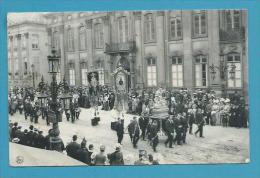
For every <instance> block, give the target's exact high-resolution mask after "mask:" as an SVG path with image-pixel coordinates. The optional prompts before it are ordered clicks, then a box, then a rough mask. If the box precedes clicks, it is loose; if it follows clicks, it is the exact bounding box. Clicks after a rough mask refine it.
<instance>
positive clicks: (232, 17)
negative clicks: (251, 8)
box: [226, 10, 240, 30]
mask: <svg viewBox="0 0 260 178" xmlns="http://www.w3.org/2000/svg"><path fill="white" fill-rule="evenodd" d="M226 25H227V30H239V28H240V11H238V10H227V11H226Z"/></svg>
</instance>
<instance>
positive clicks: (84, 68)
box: [80, 62, 88, 86]
mask: <svg viewBox="0 0 260 178" xmlns="http://www.w3.org/2000/svg"><path fill="white" fill-rule="evenodd" d="M80 67H81V83H82V85H83V86H88V77H87V75H88V69H87V63H86V62H82V63H81V64H80Z"/></svg>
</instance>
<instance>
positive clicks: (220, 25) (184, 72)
mask: <svg viewBox="0 0 260 178" xmlns="http://www.w3.org/2000/svg"><path fill="white" fill-rule="evenodd" d="M43 16H44V18H45V19H46V21H47V25H46V26H44V25H39V24H34V28H29V26H28V24H27V26H28V27H27V28H25V25H20V27H19V28H18V29H17V28H16V27H15V26H14V27H10V28H9V40H11V39H15V38H16V34H29V35H25V37H26V38H25V39H27V40H28V45H29V47H30V48H29V49H28V53H27V55H28V63H29V64H28V66H30V65H31V64H32V62H33V59H34V57H33V55H38V56H39V59H40V61H41V62H42V63H41V64H40V65H38V66H41V67H40V69H39V73H42V74H43V75H44V77H45V76H49V75H47V69H46V68H47V66H48V65H47V64H46V62H47V60H46V58H47V55H49V54H50V51H51V47H53V48H55V49H56V50H57V51H58V54H60V56H61V68H60V69H61V71H60V73H59V74H58V75H57V78H58V81H59V80H61V79H62V77H63V76H65V78H66V79H67V80H68V81H69V83H70V85H74V86H81V85H88V82H87V73H88V72H90V71H94V70H95V71H98V72H99V81H100V84H102V85H103V84H104V85H110V86H112V85H113V82H114V81H113V77H112V75H111V73H113V71H115V69H116V68H117V67H118V66H120V65H121V66H124V68H125V69H126V70H127V71H129V72H130V76H129V77H128V84H129V85H128V86H129V88H137V89H138V88H149V87H159V86H162V87H167V88H189V89H196V88H201V89H206V88H211V89H215V90H216V91H219V92H221V91H222V92H223V91H224V90H225V91H226V92H227V93H233V92H235V91H238V92H239V93H241V94H244V95H245V96H247V92H248V83H247V82H248V65H247V63H248V57H247V11H243V10H219V11H218V10H208V11H205V10H196V11H192V10H185V11H180V10H174V11H122V12H77V13H47V14H44V15H43ZM15 29H16V30H15ZM22 29H23V30H22ZM36 29H37V30H36ZM35 30H36V31H37V32H39V46H40V50H33V49H32V48H31V46H30V45H31V44H32V38H31V37H32V35H33V34H34V33H35ZM17 31H19V33H18V32H17ZM18 36H19V35H18ZM10 44H12V43H10ZM46 44H47V45H46ZM10 49H14V48H13V47H10ZM41 50H43V51H41ZM10 54H12V55H14V53H10ZM20 55H21V54H20ZM9 59H12V60H9V62H10V63H11V64H10V65H9V66H10V68H11V69H9V71H12V74H13V73H16V72H15V69H14V68H15V67H14V64H13V63H12V62H14V59H15V58H14V57H13V56H11V57H10V56H9ZM19 59H20V58H19ZM23 59H24V58H21V60H18V61H19V65H20V64H21V65H22V63H23V62H22V61H23ZM14 63H15V62H14ZM213 65H214V66H216V67H215V68H214V69H215V70H214V71H212V66H213ZM221 66H222V67H221ZM233 66H235V68H234V67H233ZM220 68H222V69H223V70H220ZM19 69H20V70H22V71H24V68H19ZM28 70H29V69H28ZM37 71H38V70H37ZM220 71H222V72H220ZM221 74H222V75H221Z"/></svg>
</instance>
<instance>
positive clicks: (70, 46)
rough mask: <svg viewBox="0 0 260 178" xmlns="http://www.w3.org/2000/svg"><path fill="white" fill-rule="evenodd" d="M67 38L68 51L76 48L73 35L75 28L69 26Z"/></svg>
mask: <svg viewBox="0 0 260 178" xmlns="http://www.w3.org/2000/svg"><path fill="white" fill-rule="evenodd" d="M67 39H68V44H67V45H68V51H73V50H74V35H73V29H72V28H69V29H68V30H67Z"/></svg>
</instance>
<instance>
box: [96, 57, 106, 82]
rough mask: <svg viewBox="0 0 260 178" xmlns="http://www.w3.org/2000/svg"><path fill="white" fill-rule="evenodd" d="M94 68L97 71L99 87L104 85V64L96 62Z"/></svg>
mask: <svg viewBox="0 0 260 178" xmlns="http://www.w3.org/2000/svg"><path fill="white" fill-rule="evenodd" d="M96 68H97V71H98V78H99V85H105V74H104V62H103V61H98V62H97V63H96Z"/></svg>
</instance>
